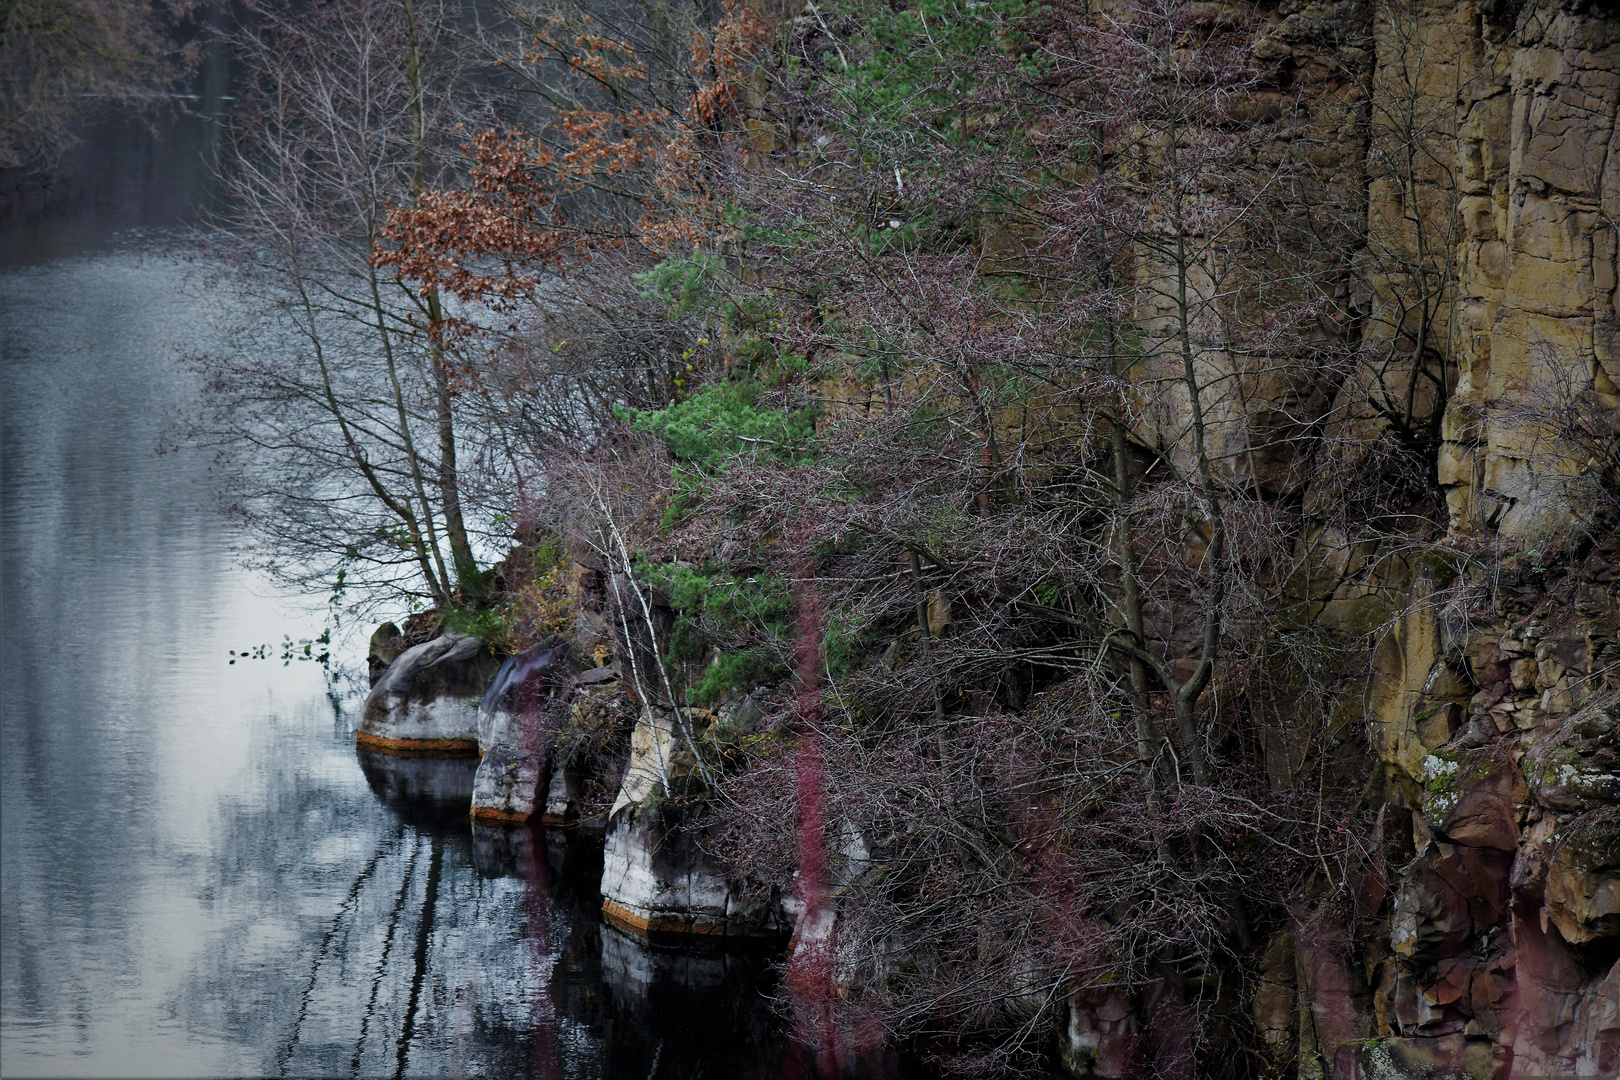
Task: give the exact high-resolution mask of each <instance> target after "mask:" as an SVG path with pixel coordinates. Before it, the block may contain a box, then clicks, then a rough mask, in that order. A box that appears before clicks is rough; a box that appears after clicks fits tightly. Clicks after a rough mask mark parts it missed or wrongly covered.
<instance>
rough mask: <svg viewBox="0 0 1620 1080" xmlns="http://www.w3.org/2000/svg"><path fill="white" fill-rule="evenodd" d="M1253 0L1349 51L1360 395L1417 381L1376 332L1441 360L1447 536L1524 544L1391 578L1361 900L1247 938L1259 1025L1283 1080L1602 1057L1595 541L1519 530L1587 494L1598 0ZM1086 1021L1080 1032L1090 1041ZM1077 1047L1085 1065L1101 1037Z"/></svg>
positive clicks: (1602, 784)
mask: <svg viewBox="0 0 1620 1080" xmlns="http://www.w3.org/2000/svg"><path fill="white" fill-rule="evenodd" d="M1278 10H1279V14H1280V16H1281V31H1280V33H1279V34H1278V35H1277V38H1276V40H1278V41H1279V42H1283V43H1287V42H1289V41H1293V42H1294V43H1295V44H1296V45H1299V44H1301V43H1305V42H1306V39H1307V37H1308V35H1306V34H1305V33H1304V32H1303V31H1305V30H1307V29H1315V30H1318V31H1319V30H1320V29H1321V28H1322V27H1328V26H1331V27H1335V28H1336V31H1335V32H1336V33H1337V34H1338V38H1337V45H1336V46H1335V47H1336V48H1337V49H1338V53H1339V56H1340V57H1341V58H1342V59H1343V61H1344V63H1345V64H1346V65H1348V64H1350V63H1352V62H1354V61H1356V60H1359V59H1361V58H1362V57H1363V54H1364V49H1365V50H1366V53H1365V63H1366V65H1367V68H1368V72H1369V79H1368V81H1367V82H1365V83H1364V84H1363V86H1364V87H1365V88H1366V89H1365V93H1366V94H1367V95H1368V99H1367V101H1368V105H1369V107H1370V113H1369V119H1368V124H1367V127H1366V128H1365V129H1363V130H1364V131H1365V138H1364V139H1363V140H1362V145H1363V147H1364V148H1365V153H1366V161H1367V176H1366V192H1367V215H1368V223H1369V224H1368V244H1369V251H1368V252H1365V253H1363V255H1362V257H1361V259H1360V261H1359V263H1358V265H1357V280H1356V284H1355V286H1354V287H1355V288H1357V289H1359V290H1361V291H1362V292H1363V293H1364V296H1365V305H1366V309H1367V311H1368V312H1369V318H1368V323H1367V327H1366V330H1365V332H1366V333H1367V334H1368V335H1369V336H1371V337H1373V338H1374V339H1376V338H1377V336H1378V335H1384V336H1385V338H1386V339H1387V340H1388V341H1389V343H1390V349H1389V353H1388V355H1390V356H1405V357H1406V359H1405V360H1404V361H1403V363H1404V365H1405V366H1404V368H1402V369H1401V370H1402V371H1404V373H1405V374H1404V375H1402V374H1399V373H1397V365H1389V366H1386V367H1384V368H1378V369H1367V370H1364V371H1363V372H1362V374H1361V380H1362V386H1363V387H1365V386H1367V385H1372V384H1374V383H1377V382H1378V381H1379V380H1381V379H1382V380H1386V381H1390V380H1395V381H1398V380H1399V379H1401V378H1406V379H1416V378H1417V377H1416V376H1414V375H1412V374H1411V372H1412V370H1413V364H1412V361H1411V359H1410V356H1411V355H1412V351H1411V350H1410V349H1404V348H1403V346H1402V344H1401V339H1405V341H1406V342H1408V343H1410V344H1413V345H1415V347H1416V348H1417V349H1421V350H1423V351H1424V352H1425V353H1426V354H1427V356H1428V359H1427V360H1426V361H1424V363H1426V364H1428V365H1429V367H1430V370H1431V371H1433V372H1435V373H1437V374H1438V375H1440V378H1439V379H1437V380H1430V381H1429V385H1426V386H1420V387H1419V388H1418V392H1417V393H1415V394H1413V395H1412V396H1411V397H1412V399H1415V401H1416V403H1417V404H1416V406H1415V413H1416V422H1418V423H1421V422H1423V420H1424V413H1423V411H1424V410H1425V409H1427V410H1430V416H1431V418H1434V419H1438V420H1439V434H1440V437H1441V441H1440V443H1439V447H1438V449H1439V481H1440V484H1441V485H1442V487H1443V490H1444V491H1445V494H1446V498H1447V503H1448V510H1449V519H1450V520H1449V532H1450V536H1449V540H1450V541H1451V542H1452V543H1454V544H1456V545H1459V546H1463V547H1466V546H1467V545H1469V544H1476V545H1479V546H1480V548H1481V550H1486V549H1489V550H1493V551H1502V550H1518V551H1519V552H1520V555H1519V556H1518V557H1517V558H1516V559H1509V560H1508V561H1506V562H1505V563H1502V564H1501V569H1499V570H1498V571H1497V572H1496V573H1495V574H1494V575H1493V576H1491V577H1485V576H1480V575H1474V576H1470V575H1468V574H1466V573H1465V574H1464V575H1462V576H1461V577H1458V576H1457V575H1456V573H1455V571H1453V570H1450V569H1449V568H1448V567H1447V566H1446V565H1444V564H1442V563H1438V562H1436V563H1424V562H1422V561H1420V562H1419V563H1418V564H1417V565H1416V566H1411V565H1408V566H1406V567H1405V572H1404V577H1403V579H1402V581H1401V582H1400V583H1399V584H1398V585H1397V584H1396V583H1395V582H1393V581H1390V582H1386V586H1385V590H1386V591H1385V598H1386V599H1387V600H1388V601H1389V602H1390V608H1391V609H1392V610H1395V611H1398V612H1401V614H1399V616H1398V617H1397V618H1395V619H1393V620H1392V621H1391V622H1389V623H1388V624H1387V625H1386V627H1385V629H1384V630H1383V631H1382V632H1381V633H1379V634H1378V635H1376V637H1375V640H1376V646H1375V649H1376V653H1375V657H1374V663H1373V665H1372V674H1371V677H1370V679H1369V681H1368V682H1367V684H1366V687H1365V692H1364V695H1363V700H1362V702H1361V708H1360V711H1361V713H1362V714H1363V715H1364V716H1365V720H1366V723H1367V725H1368V728H1367V730H1368V740H1369V743H1370V745H1371V747H1372V749H1373V750H1374V752H1375V753H1376V755H1377V759H1378V765H1377V768H1376V775H1375V776H1374V777H1373V780H1372V783H1371V784H1370V786H1369V790H1368V800H1369V802H1368V805H1369V807H1376V808H1378V818H1377V822H1378V824H1377V828H1376V833H1375V835H1374V836H1372V837H1370V838H1369V849H1370V850H1371V851H1372V853H1373V854H1372V855H1371V857H1370V858H1369V859H1368V862H1367V864H1366V865H1365V866H1364V867H1362V869H1361V871H1360V873H1359V875H1358V877H1357V879H1356V880H1354V881H1352V882H1351V884H1352V885H1353V886H1354V892H1355V894H1356V910H1354V911H1351V912H1347V913H1343V912H1341V913H1336V914H1330V913H1328V912H1327V911H1326V910H1322V911H1318V912H1316V913H1314V914H1304V915H1302V916H1301V917H1300V919H1299V920H1298V922H1297V924H1296V925H1295V926H1294V927H1292V928H1291V929H1290V930H1289V931H1287V932H1286V933H1284V934H1280V935H1279V936H1278V937H1277V938H1276V939H1275V940H1274V941H1273V942H1272V947H1271V949H1270V950H1269V951H1268V953H1267V957H1266V962H1265V964H1264V971H1263V973H1262V974H1263V977H1262V979H1261V981H1260V984H1259V987H1258V990H1257V992H1256V993H1255V994H1254V995H1253V998H1252V1002H1253V1018H1254V1020H1255V1023H1256V1027H1257V1029H1258V1030H1259V1031H1260V1032H1261V1033H1262V1034H1263V1036H1264V1038H1265V1041H1266V1043H1267V1044H1268V1049H1269V1050H1270V1051H1271V1052H1272V1053H1273V1055H1274V1057H1273V1060H1274V1061H1276V1062H1277V1065H1278V1067H1279V1068H1280V1069H1284V1070H1288V1069H1292V1068H1294V1067H1296V1066H1295V1065H1294V1062H1297V1069H1298V1073H1299V1075H1300V1076H1336V1077H1348V1076H1356V1075H1362V1076H1419V1075H1434V1076H1469V1077H1478V1078H1482V1080H1483V1078H1485V1077H1491V1078H1508V1077H1524V1078H1531V1077H1600V1076H1614V1075H1620V963H1617V959H1620V773H1617V768H1620V735H1617V732H1616V723H1617V718H1620V705H1617V702H1620V641H1617V639H1616V632H1617V627H1620V596H1617V593H1616V580H1615V574H1616V569H1617V565H1620V541H1617V540H1616V539H1615V538H1614V537H1612V536H1603V535H1599V536H1598V537H1597V538H1596V540H1595V541H1594V540H1591V539H1588V540H1585V541H1577V542H1575V543H1574V544H1573V545H1571V546H1568V547H1564V548H1561V549H1559V550H1560V551H1561V554H1560V555H1559V556H1557V557H1556V558H1553V557H1543V555H1542V554H1540V553H1539V552H1538V550H1537V549H1538V546H1540V545H1547V546H1549V547H1556V546H1557V542H1558V539H1559V538H1560V537H1569V536H1572V535H1573V536H1579V535H1580V534H1581V533H1582V531H1583V527H1584V526H1586V525H1587V524H1588V523H1590V522H1591V521H1592V520H1594V519H1595V518H1596V516H1597V515H1598V514H1599V513H1601V512H1602V511H1603V510H1604V506H1603V499H1604V494H1603V487H1602V484H1601V480H1602V476H1601V474H1602V470H1603V468H1604V462H1603V460H1602V458H1603V453H1604V443H1605V440H1612V439H1613V438H1614V435H1615V419H1614V418H1615V415H1616V414H1615V409H1616V406H1617V405H1620V396H1617V391H1616V384H1617V382H1620V309H1617V306H1616V305H1617V303H1620V293H1617V291H1616V281H1617V276H1616V251H1617V246H1616V238H1617V236H1620V128H1617V125H1616V111H1617V103H1620V12H1616V11H1615V10H1614V9H1612V8H1610V7H1606V6H1604V5H1596V4H1581V3H1559V2H1540V3H1525V4H1495V5H1489V4H1486V5H1479V4H1457V5H1453V4H1449V3H1447V4H1441V3H1432V4H1431V3H1408V4H1379V5H1376V7H1375V8H1372V9H1369V8H1367V7H1366V6H1364V5H1355V4H1336V5H1334V4H1288V3H1285V4H1281V5H1279V9H1278ZM1290 35H1292V36H1290ZM1310 44H1311V47H1312V48H1313V49H1314V48H1315V47H1316V45H1315V43H1310ZM1312 55H1313V56H1314V55H1315V53H1314V52H1313V53H1312ZM1350 93H1351V95H1352V96H1354V91H1350ZM1425 320H1426V321H1425ZM1419 322H1422V325H1417V324H1418V323H1419ZM1372 355H1374V356H1375V357H1376V355H1377V354H1376V352H1374V353H1373V354H1372ZM1385 420H1386V421H1387V418H1385ZM1374 427H1375V428H1376V427H1377V425H1374ZM1608 445H1610V446H1612V443H1609V444H1608ZM1608 452H1609V453H1611V454H1612V450H1609V451H1608ZM1609 479H1610V480H1611V481H1612V477H1611V478H1609ZM1335 603H1338V604H1341V605H1344V604H1348V603H1349V601H1348V600H1347V599H1346V598H1344V597H1340V598H1338V599H1337V600H1336V601H1335ZM1330 606H1331V605H1330ZM1081 1011H1083V1010H1081ZM1091 1011H1092V1012H1096V1011H1097V1010H1096V1009H1092V1010H1091ZM1116 1011H1117V1010H1116ZM1100 1016H1101V1014H1100V1013H1099V1014H1098V1017H1100ZM1098 1017H1086V1018H1084V1019H1085V1020H1086V1022H1084V1023H1080V1024H1079V1025H1078V1028H1077V1029H1083V1030H1085V1031H1086V1032H1089V1033H1091V1039H1092V1042H1098V1041H1099V1038H1101V1039H1102V1041H1103V1043H1104V1047H1103V1048H1104V1050H1106V1049H1107V1046H1106V1038H1104V1037H1102V1036H1099V1035H1098V1034H1097V1033H1098V1032H1106V1031H1107V1030H1108V1025H1107V1024H1104V1023H1102V1022H1101V1021H1100V1020H1099V1019H1098ZM1102 1019H1106V1017H1104V1018H1102ZM1093 1021H1096V1022H1093ZM1116 1026H1117V1025H1116ZM1070 1041H1071V1042H1074V1041H1075V1038H1074V1035H1073V1034H1072V1033H1071V1037H1070ZM1116 1056H1117V1055H1116ZM1079 1057H1080V1058H1081V1059H1082V1060H1081V1061H1080V1064H1081V1067H1082V1068H1081V1071H1085V1070H1086V1069H1087V1068H1089V1069H1090V1071H1091V1072H1092V1073H1093V1074H1095V1075H1109V1073H1108V1071H1107V1069H1106V1068H1105V1067H1104V1066H1103V1065H1102V1064H1101V1063H1102V1062H1103V1061H1105V1060H1107V1059H1108V1057H1107V1054H1106V1053H1104V1054H1100V1055H1098V1054H1095V1053H1094V1054H1093V1055H1092V1057H1091V1058H1090V1059H1086V1057H1085V1055H1079ZM1086 1060H1094V1061H1095V1062H1097V1063H1098V1064H1097V1065H1095V1066H1087V1065H1086V1064H1085V1061H1086Z"/></svg>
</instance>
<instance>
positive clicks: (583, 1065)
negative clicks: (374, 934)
mask: <svg viewBox="0 0 1620 1080" xmlns="http://www.w3.org/2000/svg"><path fill="white" fill-rule="evenodd" d="M472 832H473V850H474V858H475V860H476V861H477V865H478V869H479V872H480V873H484V874H488V875H512V876H521V877H523V878H524V879H525V880H526V881H527V882H528V883H529V886H530V890H529V892H530V896H531V901H530V902H531V903H534V902H535V901H534V899H533V897H534V893H535V886H536V885H539V886H541V887H542V888H543V889H544V897H545V899H544V901H543V902H545V903H547V905H548V911H547V918H546V920H545V922H546V923H547V924H548V928H549V932H550V938H551V953H550V957H549V960H550V963H551V977H550V996H551V1004H552V1008H551V1009H550V1010H545V1011H546V1012H549V1013H550V1014H551V1015H552V1016H553V1017H554V1023H555V1024H556V1029H557V1039H556V1044H555V1054H556V1058H557V1075H561V1076H567V1077H575V1076H578V1077H601V1078H603V1080H619V1078H623V1080H630V1078H634V1080H643V1078H645V1077H649V1076H656V1077H698V1076H707V1077H722V1076H723V1077H751V1076H759V1077H764V1076H772V1077H774V1076H776V1075H778V1074H779V1072H780V1068H779V1052H778V1049H777V1047H778V1045H779V1043H780V1041H781V1039H780V1032H779V1028H778V1025H777V1023H776V1019H775V1017H774V1016H773V1014H772V1012H771V1008H770V1001H769V994H770V992H771V989H772V984H773V981H774V977H775V973H774V966H773V956H772V955H771V954H768V953H765V952H760V951H722V950H718V949H713V948H698V947H694V948H692V949H673V948H662V947H654V946H651V945H648V944H647V943H646V942H644V941H641V940H639V939H636V938H633V937H630V936H627V935H625V934H621V933H620V932H618V931H617V930H614V929H613V928H612V927H608V926H605V925H603V923H602V918H601V906H602V896H601V891H600V883H601V877H602V847H601V840H600V837H596V836H590V835H586V834H581V833H578V832H576V831H573V830H562V829H544V828H540V827H533V828H497V827H486V826H475V827H474V828H473V830H472ZM542 853H543V862H541V863H537V862H536V861H535V859H536V856H537V855H540V854H542ZM531 925H532V924H531ZM539 1049H540V1048H539V1047H538V1046H537V1051H538V1050H539ZM540 1071H545V1066H544V1065H541V1066H540Z"/></svg>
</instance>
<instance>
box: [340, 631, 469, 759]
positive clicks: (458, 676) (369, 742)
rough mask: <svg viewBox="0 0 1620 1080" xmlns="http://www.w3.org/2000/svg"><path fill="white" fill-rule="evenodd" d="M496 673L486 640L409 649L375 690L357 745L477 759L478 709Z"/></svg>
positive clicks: (445, 638)
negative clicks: (475, 757) (467, 756)
mask: <svg viewBox="0 0 1620 1080" xmlns="http://www.w3.org/2000/svg"><path fill="white" fill-rule="evenodd" d="M494 671H495V658H494V657H492V656H491V655H490V654H489V650H488V649H486V648H484V642H483V639H481V638H476V637H469V636H467V635H464V634H453V633H446V634H442V635H440V636H439V637H436V638H434V639H433V640H432V641H428V642H424V643H423V644H421V645H416V646H413V647H412V648H409V649H406V650H405V651H404V652H402V653H400V654H399V656H398V657H396V658H395V660H394V662H393V663H391V664H389V665H388V670H387V671H385V672H384V673H383V675H382V677H381V678H379V679H378V680H377V684H376V685H375V686H373V687H372V688H371V694H370V696H369V697H367V698H366V704H365V708H364V709H363V710H362V711H361V714H360V727H359V729H358V730H357V731H356V732H355V742H356V743H358V744H359V745H360V746H362V747H365V748H366V749H369V750H381V751H384V752H386V753H392V754H438V755H472V754H476V753H477V752H478V704H479V700H480V699H481V698H482V697H483V695H484V685H485V684H486V683H487V682H488V681H489V677H490V675H492V674H493V673H494Z"/></svg>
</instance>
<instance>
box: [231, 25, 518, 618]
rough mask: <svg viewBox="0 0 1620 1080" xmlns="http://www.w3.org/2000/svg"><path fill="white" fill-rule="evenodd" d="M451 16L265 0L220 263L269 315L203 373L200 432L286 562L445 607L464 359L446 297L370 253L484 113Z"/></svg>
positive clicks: (461, 590)
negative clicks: (214, 444) (273, 4)
mask: <svg viewBox="0 0 1620 1080" xmlns="http://www.w3.org/2000/svg"><path fill="white" fill-rule="evenodd" d="M455 18H456V12H455V10H454V9H453V8H449V7H446V6H443V5H427V6H424V5H422V4H421V3H420V2H419V0H403V2H402V3H391V2H386V0H359V2H354V3H328V4H321V5H317V6H316V7H314V8H308V9H300V10H298V11H297V12H293V11H291V10H290V9H288V10H284V9H271V10H269V11H268V12H266V13H265V14H264V15H263V18H262V19H261V20H260V21H258V22H257V23H256V24H255V25H254V26H252V27H251V28H247V29H243V30H241V31H239V32H238V33H236V34H235V35H234V36H233V37H232V38H231V39H230V44H231V45H232V47H233V48H234V49H235V51H236V53H237V55H238V57H239V58H240V60H241V62H242V64H243V67H244V70H245V75H244V79H243V82H244V87H243V91H242V97H243V106H242V108H241V109H240V111H239V112H238V114H237V116H236V118H235V120H234V122H233V125H232V129H231V142H230V147H229V150H228V152H227V153H226V155H225V164H224V183H225V187H226V190H227V193H228V195H229V198H230V207H231V209H230V211H229V215H228V217H227V219H226V220H224V221H222V222H221V225H222V226H223V234H224V236H225V237H227V238H228V240H227V241H224V242H222V243H221V244H220V245H219V246H218V251H219V252H220V253H222V254H225V255H226V256H227V257H228V258H229V260H230V264H231V266H232V267H233V270H234V273H233V274H232V276H231V277H230V279H229V283H230V284H232V285H235V286H237V287H239V288H242V289H243V290H245V291H246V292H247V294H248V295H249V296H250V297H251V298H252V300H253V302H254V304H255V305H256V306H255V307H254V310H255V311H256V312H257V313H259V315H261V316H262V319H263V322H262V323H261V324H260V325H258V326H255V327H253V328H252V330H251V332H250V334H249V335H247V336H244V337H243V339H242V340H241V342H240V344H239V346H238V347H237V349H236V350H234V351H233V352H232V353H230V354H227V355H222V356H214V357H209V358H206V360H205V361H204V365H203V366H204V368H205V370H206V372H207V374H208V380H209V381H208V386H209V389H210V391H211V401H212V403H213V404H214V406H215V410H214V412H213V414H212V416H211V418H210V420H209V421H208V423H206V424H205V425H204V427H205V429H206V430H207V431H208V432H209V434H210V435H211V436H212V437H214V438H215V439H217V440H218V441H219V443H220V444H221V445H222V446H229V447H231V448H233V449H235V450H237V451H240V453H238V454H236V456H235V458H234V461H235V462H236V465H237V466H238V468H239V470H240V475H239V479H238V480H237V481H236V482H235V484H234V487H233V499H234V507H235V508H236V509H238V510H239V511H240V512H242V513H243V514H245V515H246V516H247V517H249V518H250V519H251V521H252V523H253V524H254V525H255V526H256V527H257V529H258V535H259V536H260V537H262V538H263V539H264V540H265V542H266V545H267V546H266V549H265V550H266V551H267V553H268V554H270V555H271V556H273V557H276V556H285V558H284V559H281V560H280V561H278V562H277V563H276V565H277V566H278V568H279V569H281V570H282V571H283V572H284V573H286V574H288V575H289V576H291V577H293V578H294V579H295V580H297V581H298V582H299V583H301V584H306V583H307V584H317V583H318V584H321V585H330V584H331V582H332V581H333V578H334V576H335V574H336V573H337V571H338V570H340V569H341V570H342V571H343V572H344V573H345V575H346V580H347V581H348V582H349V583H351V584H355V585H366V584H375V585H383V586H387V587H389V588H391V589H397V590H400V591H403V592H406V593H413V594H417V595H420V596H422V597H423V598H424V599H426V600H427V601H428V602H429V603H431V604H433V605H435V606H440V607H445V606H449V605H450V604H452V603H453V602H454V600H455V598H456V597H457V595H458V594H459V595H462V596H466V597H475V596H476V595H477V594H478V593H479V592H480V591H481V589H482V584H481V577H480V572H479V568H478V564H477V559H476V556H475V554H474V552H473V548H472V541H471V538H470V535H469V533H470V529H469V526H468V520H467V510H466V508H465V507H464V505H463V496H462V488H463V481H462V477H461V473H460V465H459V462H458V446H459V440H460V433H459V431H458V407H457V404H456V396H457V393H458V390H459V384H460V381H461V379H460V374H459V372H460V369H461V368H462V367H464V366H465V361H464V360H462V359H460V358H458V357H457V356H456V355H455V354H454V353H453V352H451V351H450V350H449V349H447V347H446V338H445V335H444V334H443V332H442V325H443V323H444V321H445V318H446V313H445V310H444V304H443V300H442V298H441V296H440V294H439V292H438V291H437V290H436V289H433V288H418V287H414V286H411V285H409V284H407V283H406V282H404V281H401V280H399V279H397V278H395V277H393V276H392V275H391V274H388V273H386V272H385V271H383V270H382V269H380V268H379V267H378V266H377V265H376V264H375V262H374V260H373V250H374V248H375V245H376V243H377V241H378V238H379V236H380V234H381V231H382V229H383V226H384V223H385V220H386V216H387V214H388V212H389V210H390V208H392V207H395V206H400V205H409V204H411V203H412V202H413V200H415V199H416V198H418V197H419V196H420V194H421V192H422V191H423V190H424V188H425V187H426V185H428V184H429V183H430V182H439V181H441V180H442V179H443V178H444V176H445V175H446V173H447V171H448V170H453V169H455V168H456V167H457V166H458V158H459V155H458V154H457V147H458V146H459V143H460V141H461V139H462V135H461V134H460V125H464V124H467V123H469V122H478V120H479V119H480V118H487V117H489V116H490V115H491V113H490V111H489V109H488V107H487V106H486V104H485V103H484V102H483V101H482V100H481V90H480V87H479V86H478V85H477V83H476V80H475V79H474V78H473V77H472V76H473V74H474V73H473V72H472V71H470V70H469V65H468V62H467V60H466V58H465V56H464V50H463V49H462V47H461V42H460V40H459V39H458V37H457V36H456V33H455V28H454V25H453V24H454V20H455ZM227 244H228V246H227Z"/></svg>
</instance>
